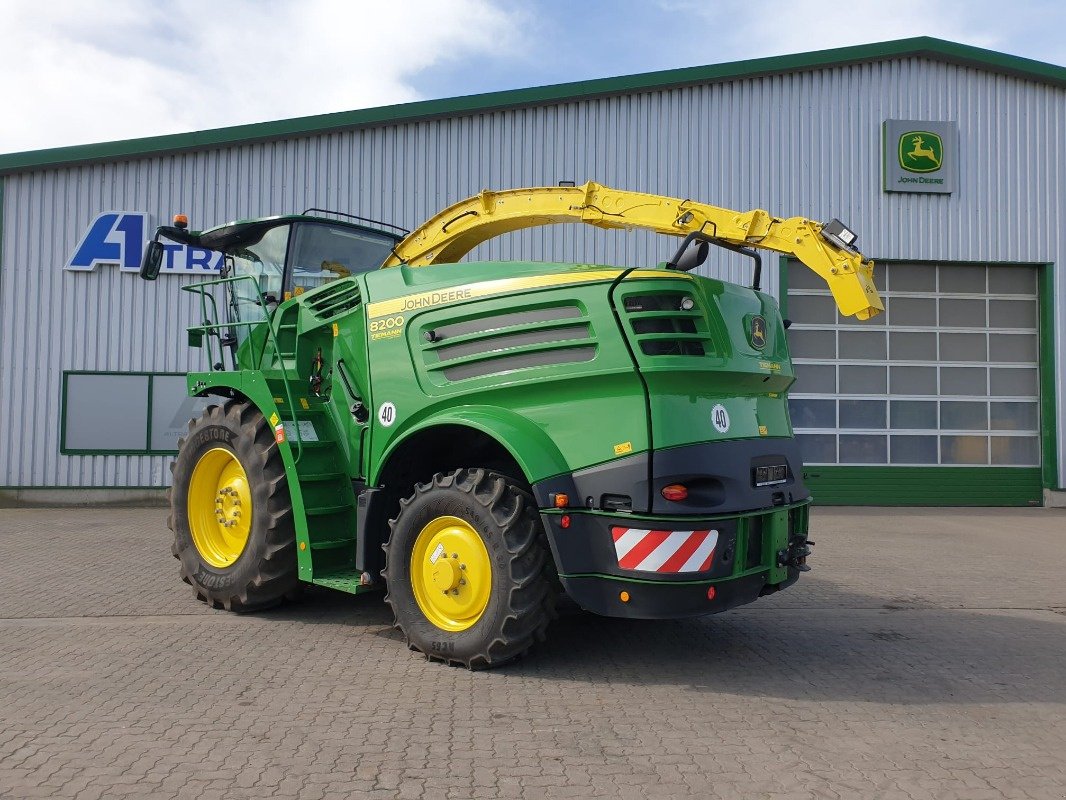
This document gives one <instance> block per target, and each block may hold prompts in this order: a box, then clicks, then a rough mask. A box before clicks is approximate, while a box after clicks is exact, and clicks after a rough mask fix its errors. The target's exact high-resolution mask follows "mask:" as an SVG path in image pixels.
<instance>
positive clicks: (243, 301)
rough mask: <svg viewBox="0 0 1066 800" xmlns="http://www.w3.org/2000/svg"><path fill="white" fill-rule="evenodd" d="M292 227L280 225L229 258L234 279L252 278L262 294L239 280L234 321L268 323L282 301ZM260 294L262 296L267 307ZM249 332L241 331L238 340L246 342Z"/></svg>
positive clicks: (233, 303) (234, 291) (235, 285)
mask: <svg viewBox="0 0 1066 800" xmlns="http://www.w3.org/2000/svg"><path fill="white" fill-rule="evenodd" d="M291 227H292V226H291V225H280V226H278V227H275V228H270V229H268V230H267V231H266V232H265V233H264V234H263V236H262V238H261V239H259V241H257V242H253V243H249V244H245V245H243V246H242V247H239V248H234V249H233V250H231V251H230V252H229V254H228V255H227V256H226V258H227V260H228V261H229V274H230V275H231V276H233V277H237V276H240V275H250V276H252V277H253V278H255V279H256V280H257V281H258V283H259V292H256V289H255V285H254V284H253V283H252V281H248V280H243V281H236V282H234V283H233V284H232V292H231V294H230V298H231V300H230V302H231V318H232V319H233V320H234V321H235V322H257V321H259V320H264V319H266V318H267V316H268V315H269V313H270V311H271V309H272V308H273V306H272V305H271V302H273V303H277V302H278V301H279V300H280V299H281V284H282V279H283V276H284V274H285V251H286V248H287V247H288V244H289V230H290V229H291ZM259 293H262V295H263V299H265V301H266V302H265V304H264V302H263V300H261V298H260V296H259ZM265 306H266V307H265ZM247 331H248V328H247V327H243V328H241V329H238V330H237V332H236V333H237V338H238V340H240V341H243V340H244V337H245V336H246V335H247Z"/></svg>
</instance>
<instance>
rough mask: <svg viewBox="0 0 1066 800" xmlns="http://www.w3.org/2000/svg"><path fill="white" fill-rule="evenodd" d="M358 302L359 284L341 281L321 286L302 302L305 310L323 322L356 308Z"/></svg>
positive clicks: (359, 300) (359, 299)
mask: <svg viewBox="0 0 1066 800" xmlns="http://www.w3.org/2000/svg"><path fill="white" fill-rule="evenodd" d="M360 302H361V298H360V296H359V284H357V283H356V282H355V281H343V280H342V281H335V282H334V283H331V284H328V285H326V286H323V287H322V288H321V289H319V290H317V291H316V292H315V293H314V294H312V295H308V296H307V298H306V299H305V300H304V303H305V305H306V307H307V310H308V311H310V312H311V313H312V314H314V315H315V316H316V317H318V318H319V319H320V320H322V321H323V322H328V321H329V320H331V319H334V318H336V317H339V316H340V315H341V314H346V313H347V312H349V311H352V310H354V309H356V308H358V307H359V304H360Z"/></svg>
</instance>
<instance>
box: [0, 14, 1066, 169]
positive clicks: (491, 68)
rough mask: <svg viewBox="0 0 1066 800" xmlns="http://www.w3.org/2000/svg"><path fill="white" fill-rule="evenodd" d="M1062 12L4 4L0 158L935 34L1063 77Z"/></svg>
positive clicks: (1065, 51) (1065, 27)
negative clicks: (1029, 61) (1040, 64)
mask: <svg viewBox="0 0 1066 800" xmlns="http://www.w3.org/2000/svg"><path fill="white" fill-rule="evenodd" d="M1063 30H1066V2H1062V0H1014V2H1011V3H1009V4H1005V3H1003V2H1002V0H869V1H868V2H864V1H863V0H853V1H852V2H850V3H834V2H831V0H817V2H816V1H815V0H789V2H779V1H777V0H703V2H698V1H697V0H617V2H607V0H526V1H525V2H513V0H512V1H511V2H508V1H507V0H391V1H390V2H380V1H375V2H367V0H175V2H170V3H159V2H150V0H93V2H88V3H87V2H84V0H81V1H80V2H74V1H73V0H32V1H31V0H0V75H3V76H4V77H5V88H4V106H3V113H2V116H0V120H2V122H0V153H11V152H20V151H25V150H39V149H44V148H49V147H60V146H65V145H76V144H88V143H91V142H100V141H114V140H119V139H132V138H138V137H142V136H153V135H157V134H166V133H180V132H186V131H197V130H205V129H208V128H219V127H225V126H229V125H239V124H243V123H249V122H265V121H269V120H278V119H287V118H291V117H300V116H306V115H311V114H323V113H328V112H333V111H348V110H352V109H358V108H369V107H373V106H381V105H392V104H395V103H405V102H410V101H414V100H424V99H433V98H441V97H454V96H458V95H466V94H476V93H479V92H488V91H496V90H500V89H518V88H525V87H530V86H543V85H546V84H553V83H565V82H568V81H577V80H587V79H590V78H604V77H612V76H617V75H630V74H634V73H640V72H650V71H654V70H661V69H672V68H677V67H689V66H699V65H704V64H718V63H723V62H728V61H737V60H742V59H747V58H759V57H763V56H774V55H783V54H787V53H799V52H807V51H811V50H821V49H825V48H830V47H842V46H846V45H852V44H862V43H867V42H879V41H888V40H891V39H901V38H905V37H910V36H936V37H937V38H940V39H948V40H952V41H956V42H963V43H965V44H972V45H976V46H978V47H985V48H988V49H992V50H998V51H1001V52H1005V53H1011V54H1013V55H1019V56H1024V57H1026V58H1033V59H1036V60H1039V61H1047V62H1050V63H1053V64H1059V65H1066V37H1064V36H1062V34H1061V31H1063Z"/></svg>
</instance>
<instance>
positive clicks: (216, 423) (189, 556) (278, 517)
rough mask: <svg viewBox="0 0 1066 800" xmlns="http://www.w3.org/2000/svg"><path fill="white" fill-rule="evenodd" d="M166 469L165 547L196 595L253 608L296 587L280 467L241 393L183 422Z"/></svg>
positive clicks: (258, 416)
mask: <svg viewBox="0 0 1066 800" xmlns="http://www.w3.org/2000/svg"><path fill="white" fill-rule="evenodd" d="M171 472H172V473H173V486H172V488H171V490H170V517H169V519H168V520H167V524H168V526H169V527H170V529H171V530H172V531H173V532H174V545H173V548H172V552H173V554H174V557H175V558H177V559H178V560H179V561H180V562H181V578H182V580H184V581H185V582H186V583H189V584H191V585H192V587H193V588H194V589H195V590H196V596H197V598H199V599H200V600H201V601H203V602H205V603H207V604H208V605H210V606H212V607H213V608H225V609H226V610H227V611H255V610H258V609H262V608H268V607H270V606H273V605H276V604H277V603H279V602H281V600H283V599H284V598H285V597H286V596H289V595H291V594H293V593H294V592H295V591H296V590H297V587H298V582H299V579H298V577H297V568H296V531H295V528H294V526H293V516H292V502H291V500H290V498H289V490H288V484H287V482H286V477H285V467H284V464H283V463H282V460H281V453H280V452H279V451H278V448H277V445H276V444H275V441H274V437H273V435H272V434H271V430H270V427H269V426H268V425H267V421H266V419H265V418H264V417H263V415H262V413H261V412H260V411H259V409H258V408H256V407H255V406H254V405H252V404H251V403H248V402H246V401H241V400H229V401H227V402H226V404H225V405H224V406H221V407H219V406H210V407H208V409H207V410H206V411H205V412H204V414H203V415H202V416H201V417H200V418H199V419H195V420H192V421H190V422H189V432H188V435H187V436H186V437H185V438H184V439H182V440H181V441H179V442H178V457H177V458H176V459H175V460H174V463H173V464H171Z"/></svg>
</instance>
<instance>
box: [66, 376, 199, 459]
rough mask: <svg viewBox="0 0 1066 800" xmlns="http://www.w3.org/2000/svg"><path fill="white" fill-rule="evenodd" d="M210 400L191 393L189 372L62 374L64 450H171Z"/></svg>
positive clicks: (71, 452) (119, 452) (142, 452)
mask: <svg viewBox="0 0 1066 800" xmlns="http://www.w3.org/2000/svg"><path fill="white" fill-rule="evenodd" d="M208 402H209V400H208V399H207V398H202V397H189V396H188V395H187V393H186V390H185V374H184V373H160V372H123V373H120V372H79V371H70V372H64V373H63V397H62V406H61V408H62V414H61V425H62V428H61V431H60V446H59V450H60V452H61V453H64V454H67V455H153V454H172V453H176V452H177V450H178V439H179V437H181V436H182V435H183V434H184V432H185V430H186V425H187V424H188V422H189V420H190V419H193V418H195V417H198V416H200V414H202V413H203V410H204V409H205V408H206V407H207V405H208Z"/></svg>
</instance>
